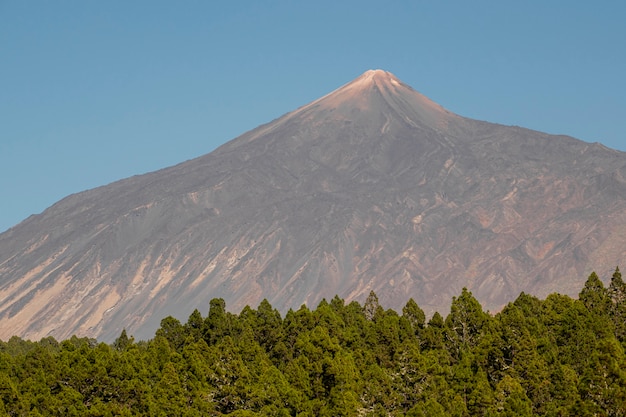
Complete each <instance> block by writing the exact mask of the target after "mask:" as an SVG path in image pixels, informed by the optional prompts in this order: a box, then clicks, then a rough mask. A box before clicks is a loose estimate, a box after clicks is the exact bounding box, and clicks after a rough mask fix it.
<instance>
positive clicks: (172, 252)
mask: <svg viewBox="0 0 626 417" xmlns="http://www.w3.org/2000/svg"><path fill="white" fill-rule="evenodd" d="M625 254H626V154H625V153H623V152H619V151H615V150H611V149H608V148H606V147H604V146H602V145H599V144H589V143H585V142H582V141H579V140H576V139H573V138H570V137H565V136H554V135H548V134H544V133H540V132H536V131H532V130H528V129H523V128H519V127H509V126H502V125H497V124H492V123H487V122H481V121H476V120H471V119H467V118H463V117H460V116H458V115H455V114H453V113H451V112H449V111H447V110H445V109H444V108H442V107H441V106H439V105H438V104H436V103H434V102H432V101H430V100H429V99H428V98H426V97H424V96H423V95H421V94H419V93H418V92H416V91H414V90H413V89H412V88H410V87H409V86H407V85H405V84H403V83H402V82H401V81H400V80H398V79H397V78H396V77H394V76H393V75H392V74H390V73H388V72H384V71H380V70H376V71H368V72H366V73H364V74H363V75H362V76H360V77H359V78H357V79H356V80H354V81H352V82H350V83H348V84H346V85H344V86H343V87H341V88H339V89H337V90H335V91H334V92H332V93H330V94H328V95H327V96H324V97H322V98H320V99H319V100H316V101H314V102H312V103H310V104H308V105H306V106H304V107H301V108H299V109H297V110H295V111H293V112H291V113H288V114H286V115H284V116H282V117H281V118H279V119H276V120H274V121H272V122H271V123H268V124H266V125H262V126H259V127H258V128H256V129H254V130H252V131H250V132H248V133H246V134H244V135H242V136H240V137H238V138H236V139H234V140H232V141H230V142H228V143H226V144H225V145H223V146H222V147H220V148H218V149H217V150H215V151H214V152H212V153H210V154H207V155H205V156H202V157H199V158H197V159H194V160H191V161H187V162H184V163H182V164H179V165H176V166H173V167H170V168H166V169H163V170H160V171H156V172H153V173H149V174H145V175H141V176H135V177H131V178H128V179H125V180H121V181H118V182H115V183H112V184H109V185H107V186H104V187H100V188H96V189H93V190H89V191H85V192H82V193H79V194H75V195H72V196H69V197H67V198H65V199H63V200H61V201H59V202H58V203H56V204H55V205H53V206H52V207H50V208H49V209H47V210H46V211H44V212H43V213H42V214H40V215H37V216H31V217H30V218H28V219H26V220H25V221H24V222H22V223H20V224H19V225H17V226H15V227H14V228H12V229H10V230H8V231H6V232H5V233H3V234H0V338H2V339H6V338H8V337H10V336H11V335H14V334H16V335H19V336H22V337H28V338H33V339H38V338H40V337H43V336H46V335H53V336H55V337H57V338H64V337H68V336H70V335H72V334H78V335H80V336H91V337H97V338H98V339H101V340H105V341H111V340H113V339H114V338H115V337H117V336H118V335H119V334H120V332H121V330H122V328H124V327H125V328H127V329H128V331H129V333H130V334H134V335H135V336H136V337H138V338H148V337H151V336H152V335H153V332H154V330H155V329H156V327H157V326H158V324H159V322H160V320H161V319H162V318H163V317H165V316H167V315H174V316H176V317H178V318H180V319H181V320H185V319H186V318H187V316H188V315H189V314H190V313H191V312H192V311H193V309H194V308H198V309H199V310H200V311H202V312H203V313H204V312H206V311H207V310H208V307H209V300H210V299H211V298H215V297H221V298H224V299H225V301H226V305H227V308H229V309H230V310H232V311H237V312H238V311H240V310H241V309H242V308H243V307H244V306H245V305H247V304H249V305H252V306H256V305H258V303H259V302H260V301H261V300H262V299H263V298H267V299H268V301H269V302H270V303H271V304H272V305H273V306H274V307H276V308H278V309H280V310H282V311H286V310H287V309H288V308H298V307H299V306H300V305H301V304H302V303H307V304H309V305H311V306H315V305H317V303H318V302H319V301H320V300H321V299H322V298H324V297H326V298H329V297H333V296H334V295H335V294H339V295H340V296H341V297H344V298H346V299H347V300H351V299H359V300H360V301H362V300H364V299H365V297H366V295H367V294H368V293H369V291H370V290H374V291H376V293H377V294H378V296H379V299H380V301H381V304H382V305H384V306H385V307H394V308H401V307H402V306H403V305H404V303H406V301H407V300H408V298H409V297H413V298H414V299H415V300H416V301H417V302H418V304H419V305H420V306H421V307H422V308H423V309H424V310H425V311H427V312H429V313H432V312H434V310H439V311H441V312H445V311H446V310H447V308H448V306H449V302H450V300H451V298H452V296H455V295H458V294H459V293H460V291H461V288H462V287H464V286H465V287H468V288H469V289H470V290H471V291H473V293H474V295H475V296H476V297H477V298H478V299H479V300H480V302H481V303H482V304H483V306H485V307H486V308H489V309H491V310H497V309H499V308H500V307H501V306H503V305H504V304H505V303H506V302H508V301H510V300H512V299H514V298H515V297H517V295H518V294H519V293H520V291H526V292H530V293H532V294H534V295H537V296H545V295H547V294H548V293H551V292H555V291H558V292H561V293H565V294H576V293H577V292H578V290H579V289H580V288H581V287H582V283H583V282H584V279H585V278H586V275H587V274H588V273H589V272H590V271H591V270H594V269H595V270H598V272H599V273H603V272H605V271H604V270H603V268H605V269H606V270H607V271H608V270H611V271H612V270H613V269H614V267H615V265H617V264H619V263H621V261H622V260H623V259H624V255H625Z"/></svg>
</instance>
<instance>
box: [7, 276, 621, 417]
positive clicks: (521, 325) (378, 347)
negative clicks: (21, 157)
mask: <svg viewBox="0 0 626 417" xmlns="http://www.w3.org/2000/svg"><path fill="white" fill-rule="evenodd" d="M625 318H626V286H625V284H624V282H623V281H622V279H621V273H620V272H619V269H616V270H615V273H614V274H613V277H612V279H611V283H610V285H609V287H608V288H605V287H604V285H603V284H602V281H600V279H599V278H598V276H597V275H596V274H592V275H591V276H590V277H589V279H588V280H587V282H586V283H585V286H584V288H583V289H582V290H581V293H580V299H579V300H574V299H572V298H570V297H567V296H564V295H559V294H552V295H550V296H548V297H547V298H546V299H545V300H539V299H538V298H536V297H532V296H530V295H527V294H521V295H520V296H519V297H518V299H517V300H515V302H513V303H511V304H509V305H507V306H506V307H505V308H504V309H503V310H502V311H501V312H500V313H498V314H496V315H495V316H491V315H489V314H488V313H485V312H484V311H483V310H482V307H481V305H480V303H479V302H478V301H477V300H476V299H475V298H474V297H473V296H472V294H471V292H469V291H468V290H467V289H463V291H462V292H461V294H460V295H459V296H458V297H454V299H453V300H452V304H451V308H450V313H449V314H448V316H447V317H446V318H445V320H444V318H443V317H442V316H441V315H440V314H439V313H435V314H434V315H433V316H432V317H431V318H430V320H429V321H428V322H427V321H426V315H425V314H424V312H423V311H422V310H421V309H420V307H419V306H418V305H417V303H415V301H413V300H412V299H410V300H409V301H408V302H407V304H406V305H405V307H404V308H403V309H402V315H399V314H398V313H397V312H395V311H393V310H385V309H384V308H383V307H382V306H381V305H380V304H379V302H378V297H377V296H376V294H375V293H374V292H371V293H370V295H369V297H368V298H367V301H366V302H365V304H364V305H363V306H361V305H360V304H359V303H357V302H354V301H353V302H351V303H350V304H348V305H346V304H345V302H344V300H342V299H341V298H339V297H334V298H333V299H332V300H331V301H330V302H327V301H325V300H324V301H322V302H321V303H320V304H319V305H318V306H317V308H316V309H315V310H309V309H308V308H307V307H306V306H302V307H301V308H300V309H298V310H297V311H293V310H290V311H289V312H288V313H287V314H286V315H285V317H284V319H283V318H282V317H281V315H280V313H279V312H278V311H277V310H276V309H274V308H273V307H272V306H271V305H270V303H269V302H268V301H267V300H263V302H261V304H260V305H259V306H258V308H257V309H256V310H254V309H252V308H250V307H246V308H244V309H243V310H242V311H241V313H240V314H239V315H236V314H232V313H229V312H228V311H227V310H226V305H225V303H224V300H222V299H213V300H211V302H210V308H209V312H208V316H207V317H206V318H203V317H202V314H201V313H200V312H199V311H198V310H195V311H194V312H193V313H192V314H191V315H190V316H189V319H188V320H187V323H185V324H184V325H183V324H181V323H180V321H179V320H178V319H176V318H173V317H167V318H165V319H163V321H162V322H161V327H160V328H159V329H158V330H157V332H156V334H155V337H154V338H153V339H152V340H149V341H144V342H135V341H134V339H133V338H132V336H129V335H128V334H127V333H126V330H123V331H122V332H121V334H120V336H119V337H118V338H117V339H116V340H115V342H114V343H113V344H112V345H110V346H109V345H106V344H104V343H97V342H96V341H95V340H93V339H86V338H83V339H80V338H77V337H72V338H70V339H68V340H64V341H62V342H60V343H59V342H57V341H56V340H54V339H53V338H45V339H42V340H40V341H39V342H30V341H24V340H21V339H20V338H17V337H13V338H11V339H10V340H9V341H7V342H0V415H9V416H135V415H146V416H174V415H175V416H221V415H229V416H398V417H400V416H405V417H408V416H459V417H467V416H490V417H496V416H546V417H548V416H550V417H552V416H609V417H626V355H625V353H624V347H623V343H624V336H625V333H626V330H625V326H626V324H624V319H625Z"/></svg>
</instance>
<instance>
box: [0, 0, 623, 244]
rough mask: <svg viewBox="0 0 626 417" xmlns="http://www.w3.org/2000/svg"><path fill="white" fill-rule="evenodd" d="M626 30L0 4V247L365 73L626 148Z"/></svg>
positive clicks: (458, 105) (588, 5)
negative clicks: (85, 199) (56, 215)
mask: <svg viewBox="0 0 626 417" xmlns="http://www.w3.org/2000/svg"><path fill="white" fill-rule="evenodd" d="M261 3H263V4H261ZM625 21H626V3H625V2H621V1H606V2H595V3H593V4H592V2H566V1H550V2H545V1H541V2H540V1H529V2H496V1H482V0H480V1H475V2H465V1H446V2H434V1H390V2H386V3H384V4H383V3H382V2H379V1H376V2H375V1H358V2H357V1H352V0H350V1H342V2H336V1H327V0H319V1H316V2H295V1H286V0H282V1H267V2H252V1H247V0H246V1H239V2H205V1H187V2H165V1H156V0H155V1H144V0H138V1H133V2H126V1H117V0H113V1H107V2H80V1H60V2H47V1H37V0H35V1H29V2H19V1H11V0H0V57H1V61H0V196H1V197H0V198H1V200H0V201H1V203H0V232H2V231H4V230H6V229H8V228H9V227H11V226H13V225H15V224H17V223H19V222H20V221H22V220H24V219H25V218H27V217H28V216H29V215H31V214H36V213H40V212H42V211H43V210H44V209H45V208H47V207H49V206H50V205H52V204H53V203H55V202H56V201H58V200H60V199H61V198H63V197H65V196H67V195H69V194H72V193H76V192H80V191H83V190H86V189H90V188H94V187H97V186H101V185H105V184H108V183H110V182H113V181H116V180H119V179H122V178H126V177H129V176H132V175H137V174H143V173H146V172H149V171H154V170H157V169H160V168H165V167H167V166H171V165H174V164H176V163H179V162H182V161H185V160H188V159H192V158H194V157H197V156H200V155H203V154H205V153H208V152H210V151H212V150H213V149H215V148H216V147H218V146H219V145H221V144H223V143H225V142H227V141H228V140H230V139H233V138H235V137H236V136H238V135H240V134H242V133H244V132H245V131H248V130H250V129H252V128H254V127H256V126H258V125H260V124H262V123H266V122H269V121H271V120H273V119H275V118H277V117H279V116H281V115H283V114H284V113H287V112H289V111H291V110H294V109H296V108H297V107H300V106H302V105H305V104H307V103H308V102H310V101H312V100H314V99H317V98H319V97H321V96H323V95H325V94H327V93H329V92H330V91H332V90H334V89H336V88H337V87H339V86H341V85H343V84H345V83H347V82H349V81H351V80H352V79H354V78H356V77H358V76H359V75H360V74H362V73H363V72H365V71H366V70H368V69H378V68H380V69H384V70H387V71H390V72H392V73H393V74H395V75H396V76H397V77H398V78H400V79H401V80H402V81H404V82H405V83H407V84H409V85H410V86H412V87H413V88H414V89H416V90H417V91H420V92H421V93H423V94H425V95H426V96H428V97H429V98H431V99H432V100H434V101H436V102H437V103H439V104H441V105H442V106H443V107H445V108H447V109H448V110H450V111H453V112H455V113H457V114H460V115H462V116H466V117H471V118H475V119H481V120H487V121H490V122H496V123H501V124H507V125H518V126H523V127H527V128H531V129H535V130H540V131H544V132H548V133H553V134H567V135H570V136H574V137H576V138H578V139H581V140H584V141H587V142H601V143H603V144H604V145H606V146H609V147H612V148H615V149H619V150H622V151H626V134H625V130H626V79H625V78H626V77H625V76H624V74H626V25H624V22H625Z"/></svg>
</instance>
